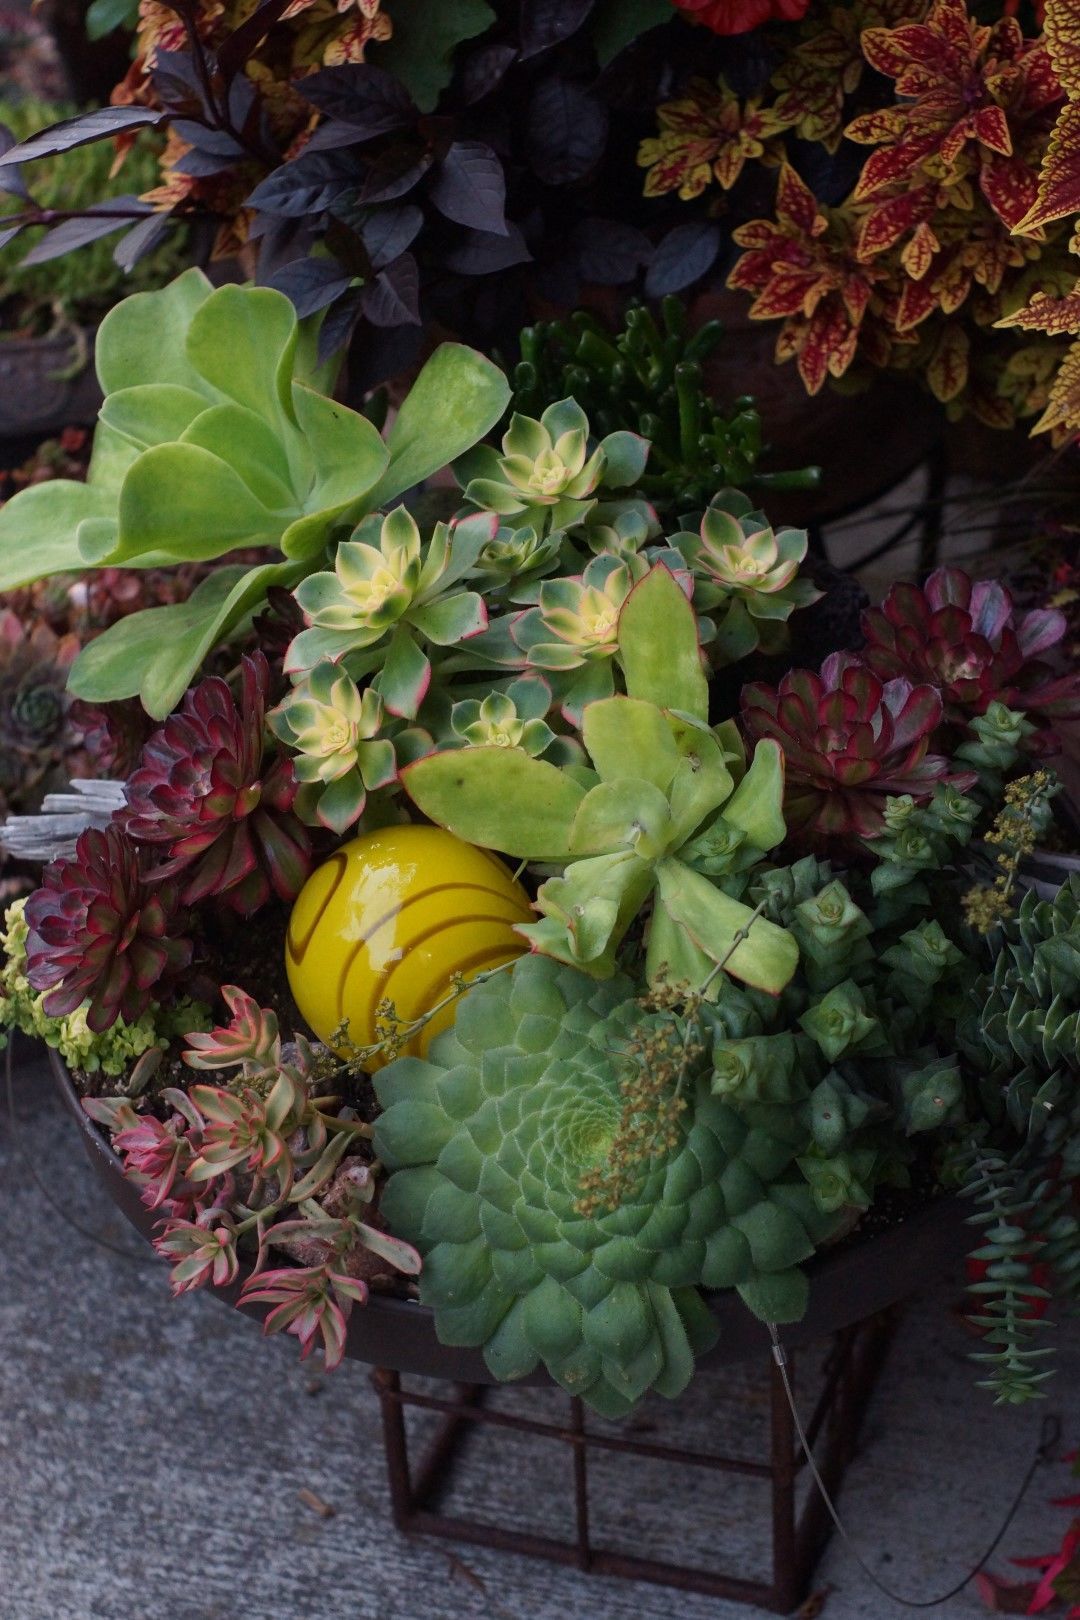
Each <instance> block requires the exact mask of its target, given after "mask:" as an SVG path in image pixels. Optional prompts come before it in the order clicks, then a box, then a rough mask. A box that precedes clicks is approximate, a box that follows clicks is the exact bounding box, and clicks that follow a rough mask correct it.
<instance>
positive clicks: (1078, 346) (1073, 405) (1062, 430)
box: [1031, 343, 1080, 444]
mask: <svg viewBox="0 0 1080 1620" xmlns="http://www.w3.org/2000/svg"><path fill="white" fill-rule="evenodd" d="M1031 431H1032V433H1049V434H1051V436H1052V437H1053V439H1054V442H1055V443H1058V444H1062V443H1065V442H1066V441H1067V440H1069V439H1075V438H1076V437H1077V436H1078V435H1080V343H1074V344H1073V345H1072V347H1071V348H1070V350H1069V352H1068V354H1067V355H1066V356H1065V358H1064V360H1063V361H1062V362H1061V365H1060V366H1059V368H1058V373H1057V376H1056V377H1055V378H1054V381H1053V384H1052V385H1051V388H1050V401H1049V404H1048V405H1047V407H1046V409H1045V411H1044V412H1043V414H1042V415H1041V416H1040V418H1039V420H1038V421H1037V422H1036V424H1035V426H1034V427H1033V428H1032V430H1031Z"/></svg>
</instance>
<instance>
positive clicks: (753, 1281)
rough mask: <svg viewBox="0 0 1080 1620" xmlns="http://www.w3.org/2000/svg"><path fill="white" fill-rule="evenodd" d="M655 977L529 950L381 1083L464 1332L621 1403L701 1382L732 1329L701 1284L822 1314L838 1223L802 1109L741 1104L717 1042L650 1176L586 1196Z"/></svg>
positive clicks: (423, 1229)
mask: <svg viewBox="0 0 1080 1620" xmlns="http://www.w3.org/2000/svg"><path fill="white" fill-rule="evenodd" d="M633 996H634V987H633V985H632V983H631V981H630V980H628V979H627V978H625V977H623V976H619V977H616V978H614V979H612V980H610V981H609V982H607V983H605V984H603V985H597V984H596V982H595V981H594V980H592V979H590V978H588V977H586V976H585V975H583V974H581V973H578V972H575V971H573V970H572V969H570V968H567V967H563V966H560V965H559V964H558V963H555V962H552V961H549V960H546V959H544V958H542V957H539V958H538V957H525V958H523V959H522V960H521V961H519V962H518V963H517V964H515V966H514V968H513V970H512V971H511V972H509V973H504V974H500V975H497V976H496V977H494V978H492V979H490V980H489V981H488V982H487V983H486V984H484V985H483V986H482V987H479V988H477V989H474V990H472V991H470V992H469V993H468V994H467V995H466V996H465V998H464V999H463V1000H462V1002H461V1005H460V1008H459V1011H458V1015H457V1020H456V1023H455V1025H454V1027H453V1029H451V1030H448V1031H447V1032H446V1033H445V1034H443V1035H441V1036H440V1037H439V1038H438V1039H437V1040H436V1041H435V1042H434V1043H433V1046H432V1049H431V1053H430V1055H429V1059H428V1060H427V1061H422V1060H420V1059H416V1058H399V1059H398V1060H397V1061H396V1062H395V1063H393V1064H391V1065H390V1066H389V1067H387V1068H386V1069H383V1070H382V1071H381V1073H380V1074H379V1076H378V1078H377V1081H376V1087H377V1091H378V1095H379V1099H380V1101H381V1103H382V1104H383V1108H384V1112H383V1113H382V1115H381V1116H380V1118H379V1120H378V1123H377V1125H376V1130H375V1147H376V1151H377V1152H378V1154H379V1157H380V1159H381V1160H382V1161H383V1162H384V1163H385V1164H386V1165H387V1167H388V1168H389V1169H390V1170H391V1172H392V1174H391V1178H390V1182H389V1184H388V1186H387V1190H386V1193H385V1195H384V1198H383V1205H382V1207H383V1212H384V1214H385V1215H386V1217H387V1219H388V1220H389V1222H390V1224H391V1226H392V1227H393V1229H394V1230H395V1231H396V1232H399V1233H401V1234H402V1235H403V1236H406V1237H409V1238H411V1239H412V1240H413V1241H415V1242H416V1243H417V1244H418V1245H419V1247H420V1249H421V1251H422V1253H423V1256H424V1265H423V1270H422V1272H421V1275H420V1297H421V1300H422V1301H423V1302H424V1303H426V1304H428V1305H431V1306H433V1307H434V1310H435V1320H436V1328H437V1331H438V1334H439V1337H440V1339H441V1340H442V1342H443V1343H444V1344H461V1345H479V1346H482V1348H483V1351H484V1358H485V1360H486V1362H487V1365H488V1367H489V1368H490V1369H491V1371H492V1373H493V1374H494V1375H495V1376H496V1377H497V1378H499V1379H511V1378H519V1377H523V1376H525V1375H526V1374H528V1373H530V1372H532V1371H533V1369H534V1368H536V1367H537V1366H539V1365H540V1364H541V1363H543V1365H544V1366H546V1367H547V1369H548V1371H549V1372H550V1373H551V1375H552V1377H553V1378H555V1379H556V1380H557V1381H558V1382H559V1383H560V1384H561V1385H562V1386H563V1388H564V1389H566V1390H568V1391H569V1392H570V1393H571V1394H574V1395H579V1396H581V1397H582V1398H583V1399H584V1400H586V1401H587V1402H588V1403H589V1405H590V1406H592V1407H593V1408H595V1409H596V1410H597V1411H599V1412H601V1413H603V1414H604V1415H605V1416H608V1417H618V1416H621V1415H623V1414H624V1413H626V1412H627V1411H629V1409H630V1407H631V1406H632V1405H633V1403H634V1402H635V1401H636V1400H638V1399H639V1398H640V1397H641V1396H642V1395H643V1394H644V1392H645V1391H646V1390H648V1389H655V1390H657V1391H658V1392H659V1393H660V1394H662V1395H666V1396H669V1397H674V1396H676V1395H678V1394H680V1393H681V1391H682V1390H683V1389H684V1388H685V1387H686V1385H687V1383H688V1382H689V1379H690V1376H691V1373H692V1371H693V1365H694V1357H695V1354H697V1353H699V1352H700V1351H702V1350H704V1349H706V1348H708V1347H709V1345H711V1344H712V1342H713V1341H714V1339H715V1335H716V1330H715V1325H714V1324H713V1322H712V1319H711V1317H710V1314H709V1312H708V1310H707V1308H706V1307H705V1305H704V1303H703V1302H702V1300H701V1298H700V1296H699V1294H698V1292H697V1288H698V1287H699V1286H700V1285H705V1286H707V1287H715V1288H722V1287H733V1286H734V1287H736V1288H738V1289H739V1292H740V1293H741V1294H742V1296H743V1298H744V1299H745V1300H746V1302H747V1303H748V1304H749V1306H750V1307H751V1309H753V1310H755V1311H757V1312H758V1313H759V1314H761V1315H763V1316H765V1317H767V1318H768V1319H770V1320H774V1321H784V1320H791V1319H792V1318H797V1317H798V1316H799V1315H801V1313H802V1310H803V1309H804V1306H805V1295H806V1282H805V1278H804V1277H803V1276H802V1275H801V1273H800V1272H799V1270H798V1267H799V1266H800V1264H801V1262H802V1261H803V1260H805V1259H807V1258H808V1257H809V1256H810V1254H811V1253H812V1251H813V1248H814V1244H815V1242H816V1241H818V1240H819V1239H820V1238H821V1237H823V1236H824V1235H825V1234H826V1233H827V1231H828V1230H829V1228H830V1226H831V1225H832V1224H834V1222H833V1220H832V1219H831V1218H829V1217H824V1216H823V1215H822V1214H821V1213H820V1211H819V1210H818V1209H817V1206H816V1205H815V1203H814V1201H813V1198H812V1197H811V1194H810V1191H809V1189H808V1187H807V1186H806V1183H805V1181H804V1180H803V1178H802V1176H801V1175H800V1174H799V1172H798V1171H797V1169H796V1168H795V1166H794V1162H793V1161H794V1157H795V1154H796V1153H797V1152H798V1150H799V1146H800V1144H802V1143H804V1142H805V1132H804V1130H803V1128H802V1126H801V1125H800V1124H799V1122H798V1120H797V1119H796V1118H795V1117H794V1115H793V1114H792V1112H791V1110H790V1109H781V1108H774V1107H762V1108H757V1109H753V1108H751V1109H749V1110H746V1111H745V1112H744V1113H736V1112H735V1111H734V1110H733V1109H731V1108H730V1107H729V1106H728V1105H727V1104H726V1103H725V1101H724V1100H723V1099H722V1098H720V1097H717V1096H714V1095H713V1094H712V1093H711V1091H710V1089H709V1084H708V1064H707V1062H703V1061H700V1060H699V1061H697V1062H696V1063H695V1065H694V1069H693V1072H692V1073H691V1074H690V1075H689V1077H688V1088H687V1093H686V1095H687V1098H688V1107H687V1108H686V1109H685V1110H684V1111H683V1112H682V1114H680V1116H679V1120H680V1124H679V1126H678V1128H677V1129H676V1130H675V1132H674V1133H673V1136H672V1138H670V1139H669V1141H668V1144H667V1145H666V1146H665V1147H664V1148H663V1149H662V1150H661V1151H660V1152H659V1153H658V1155H657V1157H656V1158H655V1159H654V1160H653V1161H652V1162H651V1163H649V1164H648V1165H647V1166H645V1167H644V1168H643V1171H642V1174H641V1177H640V1180H639V1182H638V1185H637V1187H636V1189H635V1190H634V1192H633V1193H629V1194H628V1195H627V1196H626V1197H625V1198H624V1199H623V1201H622V1202H621V1204H620V1205H619V1207H618V1208H617V1209H615V1210H609V1211H606V1212H600V1213H595V1214H592V1215H588V1216H587V1215H584V1214H582V1213H581V1209H580V1205H581V1188H582V1184H583V1182H587V1180H588V1177H589V1175H590V1172H594V1171H595V1170H596V1169H597V1168H598V1167H602V1166H603V1165H604V1164H605V1163H606V1161H607V1159H608V1155H609V1153H610V1151H611V1148H612V1145H613V1143H614V1141H615V1139H616V1137H617V1134H618V1131H619V1126H620V1119H621V1115H622V1095H621V1090H620V1083H619V1082H620V1068H621V1067H622V1066H631V1067H632V1066H633V1064H634V1062H635V1061H640V1053H641V1049H642V1042H643V1041H647V1040H648V1037H649V1034H650V1031H651V1026H652V1025H654V1024H656V1023H657V1022H658V1021H660V1019H659V1015H656V1014H651V1015H650V1014H647V1013H646V1014H643V1012H642V1010H641V1008H640V1007H639V1006H638V1004H637V1003H636V1002H635V1001H634V999H633ZM635 1051H637V1052H638V1054H639V1055H638V1059H635V1055H634V1054H635ZM613 1054H614V1056H613ZM620 1054H621V1056H620Z"/></svg>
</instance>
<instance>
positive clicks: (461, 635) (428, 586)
mask: <svg viewBox="0 0 1080 1620" xmlns="http://www.w3.org/2000/svg"><path fill="white" fill-rule="evenodd" d="M496 526H497V521H496V519H495V518H493V517H490V516H488V515H486V514H484V513H479V514H477V515H476V516H473V517H469V518H463V519H462V520H461V521H460V522H458V523H455V524H453V525H450V524H446V523H439V524H436V526H435V529H434V532H433V533H432V536H431V539H430V540H429V541H428V542H427V544H426V546H425V545H424V544H423V543H422V541H421V539H420V530H419V528H418V527H417V524H416V520H415V519H414V518H413V516H412V515H411V513H409V512H408V511H407V510H406V509H405V507H404V506H397V507H395V508H394V510H393V511H392V512H391V513H390V514H389V516H387V517H385V518H383V517H379V516H378V515H375V516H372V517H370V518H367V519H366V520H365V521H364V522H363V523H362V524H361V525H360V526H359V528H358V529H356V531H355V532H354V534H353V536H352V538H351V539H350V540H345V541H343V542H342V543H341V544H340V545H339V546H338V548H337V552H336V554H335V557H334V568H333V572H330V571H327V572H324V573H318V574H312V575H311V576H310V577H309V578H308V579H306V580H304V582H303V584H302V585H301V586H300V587H299V589H298V590H297V592H296V600H297V602H298V603H299V604H300V607H301V609H302V610H303V613H304V617H305V619H306V620H307V623H308V629H306V630H302V631H301V632H300V634H299V635H298V636H297V637H296V639H295V641H294V642H293V643H292V645H291V646H290V648H289V651H288V654H287V656H286V660H285V667H286V669H287V670H289V671H291V672H293V673H296V672H297V671H303V670H307V669H311V668H313V667H314V666H315V665H316V664H317V663H319V662H320V661H322V660H324V659H330V660H333V661H338V660H340V659H342V658H345V657H346V656H349V655H352V656H350V657H349V664H350V668H351V669H352V670H353V671H354V672H355V673H357V674H360V673H367V672H369V671H371V670H377V671H378V674H377V676H376V678H375V685H376V686H377V688H378V691H379V693H380V695H381V697H382V700H383V702H384V704H385V705H386V707H387V709H388V710H389V711H390V713H391V714H394V715H400V716H403V717H405V718H407V719H410V720H412V719H415V717H416V714H417V711H418V710H419V708H420V705H421V703H422V702H423V701H424V698H425V696H426V695H427V691H428V687H429V686H430V684H431V660H430V658H429V657H428V655H427V653H426V652H425V651H424V643H425V642H428V643H431V644H433V645H434V646H436V647H453V646H456V645H457V644H458V643H459V642H462V641H466V640H468V639H469V638H470V637H471V636H476V635H479V633H480V632H481V631H482V630H484V629H485V628H486V627H487V622H488V619H487V608H486V607H485V605H484V599H483V597H482V596H481V595H480V594H479V592H477V591H473V590H467V589H464V588H463V587H462V581H463V580H464V579H466V578H467V577H468V575H469V574H470V573H471V571H472V569H473V568H474V567H475V565H476V561H477V558H478V557H479V555H480V553H481V551H482V550H483V549H484V547H485V546H486V545H488V544H489V543H490V541H491V540H492V538H493V536H494V534H495V530H496Z"/></svg>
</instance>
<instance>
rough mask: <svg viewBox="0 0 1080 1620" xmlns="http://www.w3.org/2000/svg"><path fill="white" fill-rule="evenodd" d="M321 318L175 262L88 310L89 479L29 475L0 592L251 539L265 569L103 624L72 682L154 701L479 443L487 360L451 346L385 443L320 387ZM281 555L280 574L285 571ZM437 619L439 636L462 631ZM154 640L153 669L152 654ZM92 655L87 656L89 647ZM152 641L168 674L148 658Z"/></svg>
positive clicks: (494, 374) (177, 559)
mask: <svg viewBox="0 0 1080 1620" xmlns="http://www.w3.org/2000/svg"><path fill="white" fill-rule="evenodd" d="M316 335H317V325H316V324H315V323H312V322H307V323H303V324H302V323H300V322H298V320H297V318H296V313H295V311H294V309H293V307H292V305H291V304H290V302H289V300H288V299H287V298H285V297H284V295H283V294H281V293H278V292H276V291H274V290H273V289H271V288H266V287H250V286H245V287H240V286H225V287H218V288H214V287H212V286H211V284H210V282H209V281H208V280H207V279H206V277H205V276H203V274H202V272H201V271H198V270H188V271H185V273H184V274H183V275H182V276H180V277H179V278H178V279H177V280H176V281H174V282H172V283H171V284H170V285H169V286H168V287H165V288H162V289H161V290H160V291H157V292H149V293H137V294H135V295H134V296H133V297H131V298H128V299H125V300H124V301H123V303H121V304H118V305H117V306H116V308H115V309H113V310H111V311H110V313H109V314H108V315H107V316H106V318H105V320H104V321H103V322H102V325H101V328H100V331H99V334H98V339H97V348H96V359H97V368H98V376H99V379H100V381H101V386H102V389H103V391H104V393H105V396H106V397H105V402H104V404H103V406H102V409H101V414H100V418H99V422H98V427H97V431H96V434H95V440H94V450H93V455H92V458H91V464H90V471H89V476H88V481H87V483H86V484H85V485H83V484H76V483H72V482H69V481H66V480H56V481H54V482H52V483H49V484H47V485H45V484H41V485H36V486H34V487H33V488H31V489H28V490H25V491H23V492H21V493H20V494H19V495H17V496H16V497H15V498H14V499H13V500H11V501H9V502H8V503H7V505H6V506H5V507H4V509H3V511H2V512H0V590H6V589H10V588H12V587H14V586H16V585H24V584H27V583H29V582H30V581H32V580H34V579H40V578H42V577H44V576H45V575H48V574H53V573H62V572H67V571H83V570H85V569H86V568H87V567H92V568H104V567H116V566H123V567H134V568H151V567H153V568H162V567H170V566H174V565H175V566H179V565H182V564H187V563H192V562H212V561H214V560H215V559H217V558H219V557H224V556H226V555H227V554H228V553H229V552H232V551H235V550H237V549H239V548H248V547H262V548H266V549H267V550H268V551H270V552H277V553H278V560H277V562H276V563H275V562H273V561H272V560H271V561H269V562H268V564H267V565H264V566H261V567H258V568H254V569H251V570H249V572H248V575H247V577H246V579H245V580H243V581H241V580H239V579H238V578H237V577H236V576H235V575H233V574H227V575H226V578H227V580H228V585H227V588H226V585H225V584H224V583H223V582H222V583H215V584H214V586H213V587H212V588H210V589H207V590H205V591H204V592H203V594H202V595H201V596H200V599H199V602H198V603H197V604H195V605H194V607H192V604H190V603H189V604H184V607H185V609H188V608H191V609H192V611H190V612H184V613H183V615H182V616H181V615H180V610H179V609H176V608H162V609H153V610H150V611H151V612H153V613H155V614H158V615H169V617H157V618H154V619H149V618H148V617H147V616H145V615H137V618H138V619H139V621H140V622H139V623H138V624H137V625H136V626H135V628H134V629H131V628H129V627H128V624H127V622H126V621H125V622H122V623H120V624H117V625H115V626H113V627H112V628H110V629H109V630H107V631H106V632H105V634H104V635H103V636H102V637H101V638H100V641H98V642H95V643H94V649H93V651H92V656H89V657H87V655H86V654H84V655H83V657H80V659H79V660H78V662H77V664H76V666H75V673H74V679H73V687H74V688H75V689H76V690H78V691H80V693H82V694H83V695H89V694H90V693H91V692H92V693H93V695H94V697H95V699H96V700H98V701H108V700H110V699H113V698H120V697H124V696H132V695H134V693H136V692H139V693H140V694H141V696H142V698H143V702H144V705H145V707H146V708H147V709H148V710H149V711H150V713H152V714H154V715H155V716H157V717H160V716H161V715H163V714H165V713H167V712H168V709H169V708H171V707H172V706H173V704H174V703H175V702H176V701H177V699H178V698H179V696H180V694H181V693H182V692H183V690H184V688H185V687H186V686H187V685H188V684H189V682H190V681H191V679H192V677H193V676H194V674H195V673H196V671H197V670H198V668H199V664H200V663H201V661H202V659H203V658H204V657H205V656H206V653H207V652H208V651H209V650H210V649H211V648H212V647H213V646H215V645H216V644H218V643H219V642H221V641H223V640H225V639H227V638H228V636H229V635H231V634H232V632H233V631H235V630H236V629H237V627H238V626H240V625H241V624H242V623H243V621H244V620H245V618H246V617H247V616H248V615H249V614H250V613H252V612H253V611H254V610H256V609H257V608H258V607H259V605H260V604H261V602H262V601H263V600H264V598H265V594H266V590H267V588H268V587H269V586H270V585H271V584H284V585H288V586H292V585H295V584H297V583H298V582H299V580H300V579H302V578H303V577H304V575H305V574H307V573H309V572H311V571H312V569H313V568H315V567H316V566H317V564H318V562H319V560H320V558H321V557H322V556H323V554H324V551H325V548H326V547H327V544H328V543H329V542H331V541H332V539H334V538H335V537H336V535H337V533H338V531H340V530H342V529H345V530H346V531H347V530H348V529H349V528H352V527H353V526H354V525H355V524H357V523H358V522H359V520H360V519H361V518H362V517H363V516H364V515H365V514H367V513H369V512H371V511H373V510H374V509H375V508H376V507H378V506H380V505H383V504H386V503H387V502H389V501H392V500H394V499H396V498H397V497H398V496H399V495H401V494H402V493H403V492H404V491H405V490H406V489H409V488H410V487H412V486H413V485H414V484H416V483H418V482H420V481H421V480H422V479H424V478H426V477H427V476H429V474H431V473H433V472H435V471H436V470H437V469H438V468H439V467H440V466H443V465H444V464H445V463H446V462H447V461H448V460H450V459H452V458H453V457H455V456H457V455H459V454H460V453H461V452H463V451H464V450H466V449H468V448H469V447H470V446H471V445H473V444H475V443H476V441H477V440H478V439H480V438H482V437H483V435H484V434H485V433H486V432H487V431H488V429H489V428H490V427H492V426H493V424H494V423H495V422H496V421H497V420H498V419H499V417H500V416H501V415H502V413H503V411H504V409H505V407H506V403H507V400H508V398H509V389H508V385H507V383H506V379H505V378H504V377H503V375H502V373H501V372H500V371H499V369H498V367H496V366H494V365H492V363H491V362H490V361H489V360H486V359H484V357H483V356H482V355H479V354H477V353H475V352H474V351H473V350H471V349H466V348H463V347H461V346H460V345H457V344H445V345H443V346H442V347H441V348H440V349H438V350H436V352H435V353H434V354H433V355H432V357H431V359H430V360H429V361H428V363H427V365H426V366H425V367H424V368H423V370H422V371H421V373H420V375H419V377H418V378H417V380H416V383H415V384H414V387H413V390H412V392H411V393H410V395H409V396H408V397H407V398H406V399H405V400H404V402H403V403H402V406H401V409H400V411H399V413H398V416H397V418H396V420H395V423H394V426H393V428H392V430H391V432H390V434H389V436H388V439H387V441H386V442H385V443H384V442H383V440H382V438H381V437H380V435H379V433H378V431H377V430H376V428H375V427H374V426H373V425H372V424H371V423H370V422H369V421H368V420H367V418H366V417H363V416H361V415H359V414H358V413H357V412H355V411H352V410H350V409H349V408H348V407H347V406H345V405H342V404H339V403H338V402H337V401H335V400H333V399H330V398H329V397H327V393H326V390H327V389H328V388H329V387H330V386H331V385H332V381H333V377H332V374H331V373H330V372H329V371H328V369H327V368H326V367H325V366H320V365H319V364H318V363H317V362H316V359H315V338H316ZM283 562H284V564H286V565H292V566H293V568H294V570H295V571H293V572H289V571H288V568H286V570H285V571H284V572H282V571H281V569H282V563H283ZM463 618H464V615H463V614H459V615H458V620H455V622H454V624H453V625H445V624H442V623H441V621H440V622H439V623H437V624H435V625H434V627H433V629H432V636H433V639H434V637H435V635H436V634H438V633H442V634H443V635H449V634H451V633H454V634H460V633H461V629H462V624H461V622H459V621H461V620H463ZM148 647H153V648H154V650H155V662H154V665H153V666H151V665H150V664H149V663H148V661H147V658H146V650H147V648H148ZM89 652H90V650H89V649H88V653H89ZM159 652H160V653H161V657H162V660H163V664H162V667H158V666H157V663H156V659H157V654H158V653H159Z"/></svg>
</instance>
